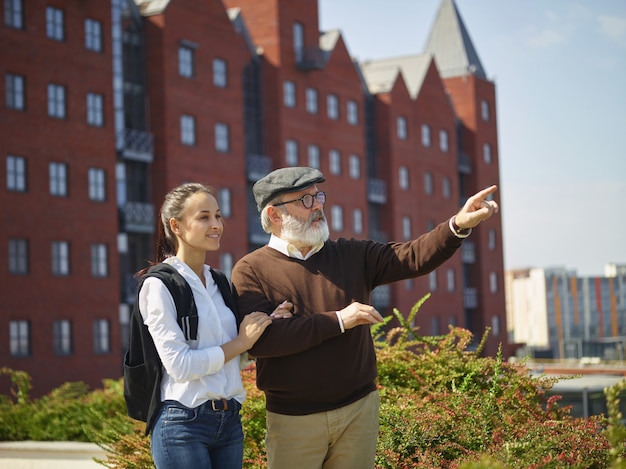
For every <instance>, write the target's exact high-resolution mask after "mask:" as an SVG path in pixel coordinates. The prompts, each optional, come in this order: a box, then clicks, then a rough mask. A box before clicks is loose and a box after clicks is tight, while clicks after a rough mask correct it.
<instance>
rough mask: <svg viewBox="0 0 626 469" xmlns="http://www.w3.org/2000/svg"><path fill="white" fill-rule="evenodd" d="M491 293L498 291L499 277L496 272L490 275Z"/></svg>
mask: <svg viewBox="0 0 626 469" xmlns="http://www.w3.org/2000/svg"><path fill="white" fill-rule="evenodd" d="M489 291H490V292H491V293H496V292H497V291H498V275H497V274H496V273H495V272H491V273H490V274H489Z"/></svg>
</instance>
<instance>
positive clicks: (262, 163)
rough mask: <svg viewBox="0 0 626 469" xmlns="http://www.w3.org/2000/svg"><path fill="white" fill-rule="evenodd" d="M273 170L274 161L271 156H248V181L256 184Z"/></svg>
mask: <svg viewBox="0 0 626 469" xmlns="http://www.w3.org/2000/svg"><path fill="white" fill-rule="evenodd" d="M271 170H272V159H271V158H270V157H269V156H264V155H256V154H254V153H249V154H248V155H247V156H246V172H247V176H248V181H250V182H256V181H258V180H259V179H261V178H262V177H263V176H265V175H266V174H267V173H269V172H270V171H271Z"/></svg>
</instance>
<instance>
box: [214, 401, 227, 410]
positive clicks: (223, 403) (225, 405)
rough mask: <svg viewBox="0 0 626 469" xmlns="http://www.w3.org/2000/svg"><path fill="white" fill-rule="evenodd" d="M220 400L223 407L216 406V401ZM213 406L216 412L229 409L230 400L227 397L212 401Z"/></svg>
mask: <svg viewBox="0 0 626 469" xmlns="http://www.w3.org/2000/svg"><path fill="white" fill-rule="evenodd" d="M217 402H220V403H221V404H222V408H221V409H219V408H216V407H215V403H217ZM211 408H212V409H213V411H214V412H217V411H218V410H228V401H227V400H226V399H220V400H219V401H211Z"/></svg>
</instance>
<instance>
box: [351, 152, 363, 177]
mask: <svg viewBox="0 0 626 469" xmlns="http://www.w3.org/2000/svg"><path fill="white" fill-rule="evenodd" d="M349 164H350V177H351V178H352V179H359V178H360V177H361V160H360V159H359V157H358V156H357V155H350V163H349Z"/></svg>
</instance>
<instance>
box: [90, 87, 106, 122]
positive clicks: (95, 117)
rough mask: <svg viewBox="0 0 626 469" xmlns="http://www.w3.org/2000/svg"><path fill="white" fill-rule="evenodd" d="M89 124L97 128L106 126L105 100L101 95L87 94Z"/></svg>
mask: <svg viewBox="0 0 626 469" xmlns="http://www.w3.org/2000/svg"><path fill="white" fill-rule="evenodd" d="M87 123H88V124H89V125H93V126H95V127H102V126H103V125H104V98H103V97H102V95H101V94H96V93H87Z"/></svg>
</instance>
